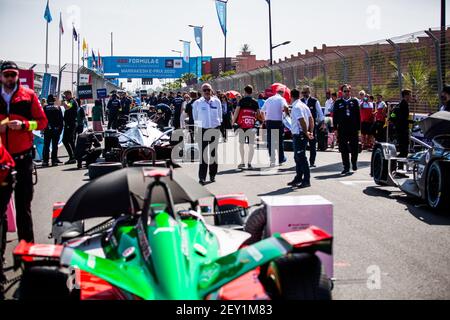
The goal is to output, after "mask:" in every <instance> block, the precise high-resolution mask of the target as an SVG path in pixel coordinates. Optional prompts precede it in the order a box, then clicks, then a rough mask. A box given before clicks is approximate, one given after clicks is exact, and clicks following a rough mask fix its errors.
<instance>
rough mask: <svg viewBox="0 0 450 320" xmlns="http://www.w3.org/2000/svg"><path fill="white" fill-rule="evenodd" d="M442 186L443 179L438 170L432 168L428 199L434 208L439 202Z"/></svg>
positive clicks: (429, 176) (429, 177)
mask: <svg viewBox="0 0 450 320" xmlns="http://www.w3.org/2000/svg"><path fill="white" fill-rule="evenodd" d="M440 184H441V178H440V176H439V172H438V170H437V169H436V168H435V167H431V168H430V173H429V175H428V199H429V201H430V204H432V205H433V206H436V205H437V203H438V202H439V198H440Z"/></svg>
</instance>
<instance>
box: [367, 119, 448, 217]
mask: <svg viewBox="0 0 450 320" xmlns="http://www.w3.org/2000/svg"><path fill="white" fill-rule="evenodd" d="M419 127H420V129H421V131H422V135H421V137H422V139H419V138H417V137H415V136H411V137H410V140H411V142H412V144H413V150H414V152H413V153H412V154H410V155H409V156H408V157H406V158H399V157H397V150H396V147H395V144H391V143H376V144H375V147H374V149H373V153H372V160H371V176H372V177H373V179H374V181H375V183H376V184H378V185H386V186H394V187H398V188H400V190H402V191H403V192H405V193H406V194H408V195H412V196H414V197H418V198H421V199H423V200H425V201H426V202H427V204H428V205H429V206H430V207H431V208H433V209H438V210H443V211H444V210H446V211H447V213H448V212H449V211H450V112H446V111H441V112H437V113H435V114H433V115H431V116H429V117H427V118H425V119H424V120H422V121H420V122H419ZM402 165H403V169H404V170H399V168H401V167H402Z"/></svg>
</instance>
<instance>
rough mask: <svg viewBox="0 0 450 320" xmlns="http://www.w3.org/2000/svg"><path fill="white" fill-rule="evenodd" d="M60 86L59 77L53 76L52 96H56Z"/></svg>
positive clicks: (51, 83) (51, 84)
mask: <svg viewBox="0 0 450 320" xmlns="http://www.w3.org/2000/svg"><path fill="white" fill-rule="evenodd" d="M57 85H58V77H54V76H52V79H51V81H50V94H52V95H54V96H56V86H57Z"/></svg>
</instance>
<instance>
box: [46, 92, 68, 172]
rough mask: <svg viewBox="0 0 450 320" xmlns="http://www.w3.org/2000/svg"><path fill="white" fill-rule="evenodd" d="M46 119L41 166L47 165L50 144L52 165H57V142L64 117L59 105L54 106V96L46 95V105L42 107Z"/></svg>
mask: <svg viewBox="0 0 450 320" xmlns="http://www.w3.org/2000/svg"><path fill="white" fill-rule="evenodd" d="M44 112H45V115H46V116H47V119H48V124H47V128H45V129H44V151H43V155H42V166H43V167H48V165H49V163H48V161H49V156H50V144H51V145H52V166H57V165H58V142H59V137H60V136H61V133H62V131H63V128H64V118H63V113H62V110H61V108H60V107H59V106H55V97H54V96H53V95H52V94H51V95H49V96H48V99H47V105H46V106H45V107H44Z"/></svg>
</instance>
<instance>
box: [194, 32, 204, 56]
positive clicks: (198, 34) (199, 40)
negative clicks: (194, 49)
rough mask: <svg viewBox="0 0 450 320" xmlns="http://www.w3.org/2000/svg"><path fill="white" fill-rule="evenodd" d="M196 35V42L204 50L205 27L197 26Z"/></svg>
mask: <svg viewBox="0 0 450 320" xmlns="http://www.w3.org/2000/svg"><path fill="white" fill-rule="evenodd" d="M194 36H195V42H196V43H197V45H198V48H199V49H200V51H202V50H203V28H201V27H195V28H194Z"/></svg>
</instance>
